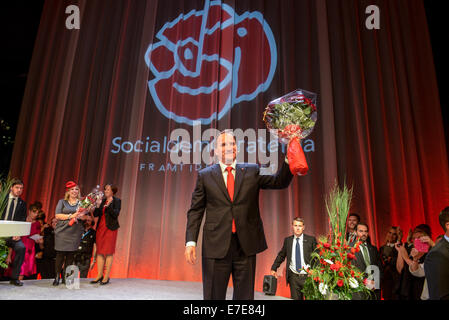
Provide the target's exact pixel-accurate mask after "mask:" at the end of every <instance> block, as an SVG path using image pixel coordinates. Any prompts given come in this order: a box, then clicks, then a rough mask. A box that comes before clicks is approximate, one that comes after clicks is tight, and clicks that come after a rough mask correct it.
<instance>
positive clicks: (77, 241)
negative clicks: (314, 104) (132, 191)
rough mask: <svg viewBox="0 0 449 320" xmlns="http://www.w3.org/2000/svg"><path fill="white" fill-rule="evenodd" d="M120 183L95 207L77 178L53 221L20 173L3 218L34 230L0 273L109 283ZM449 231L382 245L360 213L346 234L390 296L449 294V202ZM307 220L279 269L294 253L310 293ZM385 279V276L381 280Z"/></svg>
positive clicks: (296, 278) (395, 236) (399, 236)
mask: <svg viewBox="0 0 449 320" xmlns="http://www.w3.org/2000/svg"><path fill="white" fill-rule="evenodd" d="M117 191H118V189H117V187H116V186H114V185H112V184H107V185H105V186H104V197H102V198H97V199H96V201H95V206H92V207H91V208H90V209H89V210H83V209H82V207H81V206H80V199H81V196H80V188H79V186H78V185H77V184H76V183H75V182H73V181H69V182H67V183H66V185H65V195H64V198H63V199H61V200H59V202H58V204H57V206H56V209H55V215H54V217H53V218H52V219H51V220H50V221H48V220H47V217H46V214H45V213H44V211H43V210H42V203H40V202H38V201H36V202H34V203H33V204H31V205H30V206H29V207H28V210H27V209H26V203H25V202H24V201H23V200H22V199H21V198H20V196H21V194H22V192H23V182H22V181H20V180H17V179H16V180H14V181H13V183H12V186H11V190H10V194H9V198H8V203H7V206H6V208H5V210H4V211H3V212H2V215H1V217H0V218H1V219H2V220H14V221H28V222H30V223H31V228H30V234H29V235H27V236H21V237H19V236H15V237H11V238H8V239H7V241H6V244H7V246H8V247H9V248H10V250H9V253H8V256H7V259H6V263H7V264H9V268H7V269H6V270H3V271H2V272H1V273H0V277H2V280H4V279H10V283H11V284H13V285H16V286H22V285H23V282H22V280H23V279H51V278H54V281H53V285H54V286H57V285H59V284H60V283H61V282H62V283H64V279H65V276H66V273H65V269H67V267H68V266H70V265H76V266H77V267H78V270H79V271H80V277H81V278H86V277H87V276H88V273H89V271H90V270H92V269H93V267H94V265H95V263H97V270H98V273H97V276H96V277H95V279H94V280H92V281H90V283H92V284H96V283H100V284H101V285H106V284H108V283H109V281H110V271H111V266H112V261H113V255H114V252H115V244H116V240H117V232H118V228H119V227H120V226H119V223H118V216H119V214H120V209H121V200H120V199H119V198H117V197H116V196H115V194H116V193H117ZM439 222H440V225H441V228H442V229H443V233H442V234H440V235H438V236H437V237H436V238H435V241H433V240H432V236H433V234H432V230H431V228H430V227H429V226H428V225H427V224H420V225H417V226H416V227H415V228H413V229H410V230H409V231H408V234H407V236H406V237H405V239H404V234H403V231H402V229H401V228H400V227H399V226H391V227H390V228H389V230H388V232H387V234H386V237H385V241H384V244H383V245H382V246H380V248H379V249H378V248H377V247H376V246H375V245H373V244H372V243H371V239H370V235H369V226H368V224H366V223H363V222H361V218H360V216H359V215H358V214H357V213H351V214H349V216H348V219H347V225H346V228H347V234H346V240H347V243H348V244H349V246H354V245H355V244H356V243H358V244H357V246H359V247H360V249H361V250H359V251H357V252H356V253H355V257H356V259H354V260H353V262H352V263H353V264H354V265H355V266H356V267H357V268H358V269H359V270H361V271H362V272H363V271H366V270H367V267H369V266H376V267H377V268H378V270H379V273H380V274H379V276H380V277H379V279H377V280H372V279H370V280H368V281H367V283H366V284H367V286H368V285H369V286H370V287H371V288H372V290H373V292H374V296H375V297H376V298H377V299H384V300H420V299H422V300H427V299H443V300H448V299H449V207H447V208H445V209H444V210H443V211H441V213H440V214H439ZM304 229H305V223H304V220H303V219H301V218H299V217H297V218H295V219H294V220H293V223H292V231H293V235H292V236H290V237H287V238H285V240H284V245H283V247H282V249H281V251H280V252H279V254H278V255H277V257H276V259H275V261H274V263H273V265H272V267H271V274H272V275H273V276H276V277H277V276H278V274H277V269H278V268H279V266H280V264H281V263H282V262H283V261H284V260H285V259H287V268H286V270H287V272H286V280H287V284H288V285H289V286H290V290H291V297H292V298H293V299H299V300H300V299H303V295H302V292H301V290H302V287H303V285H304V282H305V279H306V278H307V276H308V275H307V273H306V272H304V269H303V268H304V267H305V266H307V265H310V263H311V258H310V256H311V253H312V252H314V251H315V249H316V246H317V241H316V239H315V237H313V236H310V235H307V234H304V233H303V231H304ZM375 281H379V282H380V283H375Z"/></svg>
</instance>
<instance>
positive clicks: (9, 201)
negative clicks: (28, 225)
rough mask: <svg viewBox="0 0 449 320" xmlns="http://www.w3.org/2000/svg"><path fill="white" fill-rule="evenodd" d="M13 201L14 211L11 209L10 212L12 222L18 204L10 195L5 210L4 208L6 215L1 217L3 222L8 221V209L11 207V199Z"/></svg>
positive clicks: (16, 198) (16, 199)
mask: <svg viewBox="0 0 449 320" xmlns="http://www.w3.org/2000/svg"><path fill="white" fill-rule="evenodd" d="M13 198H14V199H15V201H14V209H13V211H12V217H11V220H14V213H15V211H16V208H17V203H18V202H19V201H18V199H19V198H18V197H14V196H13V195H12V194H9V200H8V206H7V208H6V214H5V216H4V217H3V218H4V219H5V220H6V219H8V214H9V208H10V207H11V203H12V201H11V199H13Z"/></svg>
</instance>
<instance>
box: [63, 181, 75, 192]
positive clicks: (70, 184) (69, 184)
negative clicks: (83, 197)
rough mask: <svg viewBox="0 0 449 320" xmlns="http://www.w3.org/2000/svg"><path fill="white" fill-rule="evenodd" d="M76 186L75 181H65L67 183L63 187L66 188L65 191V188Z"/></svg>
mask: <svg viewBox="0 0 449 320" xmlns="http://www.w3.org/2000/svg"><path fill="white" fill-rule="evenodd" d="M76 186H77V184H76V183H75V182H73V181H69V182H67V183H66V184H65V189H66V191H67V190H69V189H72V188H73V187H76Z"/></svg>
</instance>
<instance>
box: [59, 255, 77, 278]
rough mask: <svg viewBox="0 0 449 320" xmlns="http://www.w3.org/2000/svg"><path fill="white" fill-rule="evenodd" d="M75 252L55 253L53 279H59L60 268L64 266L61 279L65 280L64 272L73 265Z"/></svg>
mask: <svg viewBox="0 0 449 320" xmlns="http://www.w3.org/2000/svg"><path fill="white" fill-rule="evenodd" d="M75 252H76V251H56V261H55V278H58V277H59V275H60V274H61V271H62V267H63V266H64V272H63V276H62V279H65V270H66V269H67V267H68V266H70V265H72V264H74V258H75Z"/></svg>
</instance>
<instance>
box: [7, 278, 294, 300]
mask: <svg viewBox="0 0 449 320" xmlns="http://www.w3.org/2000/svg"><path fill="white" fill-rule="evenodd" d="M90 280H93V279H80V285H79V289H68V288H67V287H66V286H65V285H64V284H60V285H59V286H57V287H54V286H53V285H52V283H53V279H45V280H24V281H23V283H24V285H23V286H22V287H16V286H13V285H11V284H9V281H2V282H0V300H202V299H203V289H202V283H200V282H187V281H168V280H148V279H111V282H110V283H109V284H108V285H105V286H102V285H99V284H90V283H89V281H90ZM232 290H233V289H232V288H228V291H227V295H226V299H227V300H230V299H232ZM254 299H255V300H289V299H287V298H285V297H281V296H268V295H265V294H264V293H263V292H257V291H256V292H255V293H254Z"/></svg>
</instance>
